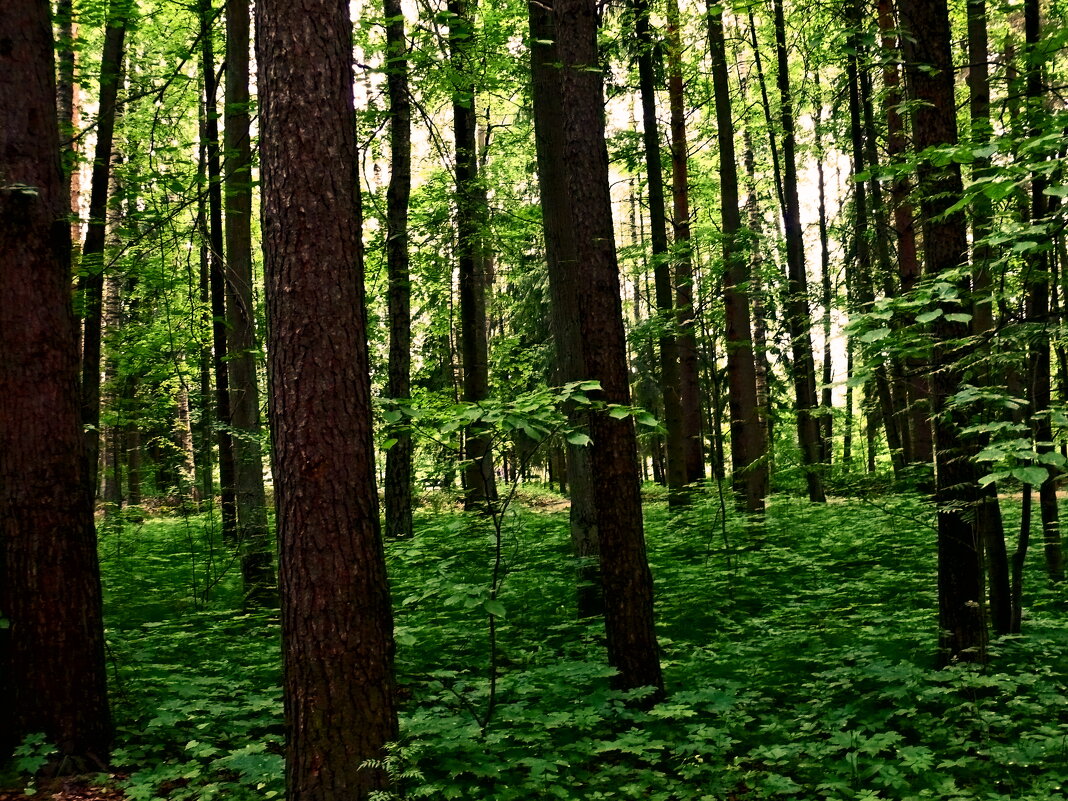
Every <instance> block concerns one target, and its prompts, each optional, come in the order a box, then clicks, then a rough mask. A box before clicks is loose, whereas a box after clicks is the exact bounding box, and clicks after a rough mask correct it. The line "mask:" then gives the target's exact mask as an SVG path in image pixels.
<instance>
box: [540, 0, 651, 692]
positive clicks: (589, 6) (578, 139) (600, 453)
mask: <svg viewBox="0 0 1068 801" xmlns="http://www.w3.org/2000/svg"><path fill="white" fill-rule="evenodd" d="M553 19H554V22H555V28H556V36H557V38H556V45H557V55H558V57H559V60H560V63H561V64H562V67H561V71H560V100H561V107H562V109H563V114H562V126H561V127H562V129H563V140H564V155H565V158H564V162H563V163H564V164H566V165H568V176H567V189H568V194H569V197H570V204H569V205H570V208H571V213H572V215H573V220H574V222H573V224H574V226H575V232H576V243H577V249H576V255H577V257H578V264H580V265H582V269H581V271H580V270H578V269H577V268H574V267H570V265H569V269H567V270H562V271H561V272H562V273H563V275H560V276H557V277H556V278H557V280H564V281H566V282H567V284H565V286H567V288H568V290H569V291H573V292H574V293H575V294H576V297H577V298H578V303H579V308H580V309H582V311H583V314H582V315H581V316H580V323H579V333H580V335H581V337H582V346H581V347H582V352H583V357H584V359H585V363H586V368H587V369H588V370H589V371H590V377H591V378H593V379H596V380H598V381H600V383H601V387H602V392H601V393H600V396H601V398H602V399H603V400H604V401H606V402H607V403H618V404H629V402H630V386H629V380H628V377H627V361H626V360H627V345H626V338H625V334H624V330H623V310H622V308H621V303H620V293H619V265H618V263H617V260H616V252H615V236H614V234H613V231H612V199H611V194H610V192H609V183H608V150H607V146H606V144H605V139H604V130H605V118H604V95H603V91H602V76H601V72H600V69H599V68H598V63H599V62H598V54H597V10H596V6H595V4H594V2H593V0H556V1H555V3H554V6H553ZM590 436H591V438H592V440H593V445H592V446H591V453H590V461H591V468H592V473H593V482H594V488H593V494H594V508H595V510H596V514H597V532H598V535H599V538H600V546H601V576H602V581H603V587H604V603H605V631H606V634H607V645H608V661H609V664H611V665H612V666H613V667H615V668H616V670H617V671H618V673H617V675H616V679H615V683H616V685H617V686H619V687H621V688H631V687H640V686H650V685H651V686H652V687H654V688H656V692H655V693H654V694H653V695H652V696H651V697H650V698H651V699H656V698H658V697H660V695H661V694H662V692H663V686H664V679H663V675H662V674H661V671H660V657H659V648H658V646H657V641H656V631H655V627H654V624H653V582H652V575H651V573H650V571H649V564H648V560H647V558H646V553H645V536H644V532H643V526H642V514H641V494H640V486H639V482H638V462H637V459H636V454H637V450H636V442H635V436H634V422H633V420H631V419H630V418H629V417H628V418H624V419H621V420H617V419H615V418H613V417H611V416H610V415H608V414H606V413H604V412H598V413H594V414H592V415H591V416H590Z"/></svg>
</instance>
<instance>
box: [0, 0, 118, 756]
mask: <svg viewBox="0 0 1068 801" xmlns="http://www.w3.org/2000/svg"><path fill="white" fill-rule="evenodd" d="M0 31H3V45H2V46H0V154H2V156H0V159H2V166H0V171H2V173H3V176H2V178H0V181H2V182H3V185H2V186H0V342H3V358H2V359H0V398H3V407H4V408H3V413H2V414H0V618H3V620H4V625H3V626H2V627H0V698H2V699H3V700H2V701H0V759H3V758H4V757H6V756H7V755H8V754H9V753H10V749H11V748H12V747H13V746H15V745H17V744H18V743H19V742H20V741H21V740H22V738H23V737H25V736H26V735H28V734H32V733H35V732H43V733H44V735H45V738H46V741H47V742H49V743H51V744H54V745H55V746H56V747H57V748H58V749H59V751H60V753H61V754H64V755H68V756H70V757H72V758H73V759H74V761H73V762H72V763H66V764H68V770H69V769H70V767H73V768H74V769H75V770H79V769H81V770H84V769H87V768H88V769H94V768H95V767H96V766H98V765H101V764H104V763H106V761H107V757H108V746H109V744H110V740H111V717H110V713H109V710H108V701H107V688H106V676H105V670H104V630H103V624H102V615H101V595H100V577H99V568H98V563H97V551H96V533H95V531H94V528H93V493H92V485H91V483H90V474H89V470H88V464H87V461H86V442H85V438H84V436H83V433H82V423H81V416H80V411H79V408H80V403H79V394H78V367H79V365H78V352H77V334H76V328H75V325H76V324H75V320H74V315H73V311H72V309H71V301H70V269H71V264H70V254H71V235H70V225H69V219H68V217H69V212H70V194H69V189H68V187H67V184H66V182H65V181H64V180H63V176H62V171H61V168H60V144H59V130H58V126H57V124H56V105H55V101H56V82H55V73H54V51H53V41H52V28H51V22H50V20H49V13H48V4H47V3H44V2H40V1H39V0H8V2H5V3H2V4H0ZM105 187H106V184H105Z"/></svg>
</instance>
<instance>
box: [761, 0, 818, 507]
mask: <svg viewBox="0 0 1068 801" xmlns="http://www.w3.org/2000/svg"><path fill="white" fill-rule="evenodd" d="M773 5H774V9H775V53H776V57H777V61H778V75H777V80H778V86H779V113H780V116H781V119H782V180H783V206H782V219H783V227H784V229H785V230H786V264H787V268H788V277H787V296H786V319H787V325H788V327H789V330H790V350H791V353H792V354H793V374H792V378H793V383H794V397H795V410H796V412H797V440H798V444H799V445H800V447H801V463H802V466H803V467H804V470H805V480H806V482H807V484H808V497H809V500H811V501H814V502H823V501H825V500H826V496H825V495H824V493H823V479H822V478H821V476H820V472H819V462H820V431H819V419H818V418H817V417H816V415H815V411H816V409H817V407H818V406H819V401H818V400H817V398H816V365H815V360H814V359H813V356H812V333H811V330H812V316H811V313H810V311H809V307H808V277H807V275H806V271H805V245H804V241H803V238H802V232H801V204H800V201H799V199H798V194H797V158H796V155H795V149H796V148H795V134H794V106H793V95H792V92H791V89H790V72H789V63H788V61H787V56H786V23H785V20H784V18H783V8H782V6H783V3H782V0H774V4H773Z"/></svg>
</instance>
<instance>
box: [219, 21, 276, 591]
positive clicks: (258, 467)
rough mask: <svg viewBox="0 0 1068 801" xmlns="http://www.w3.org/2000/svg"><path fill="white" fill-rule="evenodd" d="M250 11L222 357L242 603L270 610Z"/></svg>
mask: <svg viewBox="0 0 1068 801" xmlns="http://www.w3.org/2000/svg"><path fill="white" fill-rule="evenodd" d="M248 81H249V5H248V0H227V2H226V112H225V123H226V125H225V130H226V138H225V142H224V144H225V145H226V161H225V164H226V174H225V181H226V299H225V307H226V308H225V312H226V323H227V326H226V328H227V334H228V338H227V343H226V352H227V354H228V357H229V358H228V366H229V375H228V378H229V388H230V398H229V401H230V413H231V414H230V423H231V425H232V426H233V428H234V431H235V432H237V436H235V437H232V438H231V442H232V444H233V451H234V500H235V504H236V513H237V543H238V547H239V548H240V550H241V577H242V579H243V581H244V588H245V602H246V603H247V604H250V605H253V606H261V605H266V604H273V603H277V593H278V587H277V582H276V581H275V575H274V547H273V543H272V542H271V540H270V536H271V534H270V530H269V529H268V526H267V494H266V490H265V488H264V482H263V450H262V448H261V446H260V436H261V428H260V388H259V380H258V378H257V374H256V354H257V353H258V348H257V347H256V313H255V299H254V296H253V291H252V285H253V278H252V142H251V140H250V135H249V92H248Z"/></svg>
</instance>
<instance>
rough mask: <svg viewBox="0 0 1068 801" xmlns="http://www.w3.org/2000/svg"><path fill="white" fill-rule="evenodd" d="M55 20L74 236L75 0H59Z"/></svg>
mask: <svg viewBox="0 0 1068 801" xmlns="http://www.w3.org/2000/svg"><path fill="white" fill-rule="evenodd" d="M54 23H55V25H56V27H57V28H58V29H59V40H58V41H57V43H56V44H57V48H58V50H57V54H56V60H57V62H58V70H57V82H56V110H57V112H58V113H59V141H60V152H61V153H62V156H63V181H64V185H65V187H66V192H67V195H68V196H69V197H70V213H71V227H70V233H71V238H72V239H74V240H77V239H78V238H79V236H80V235H79V230H80V227H81V226H80V225H79V223H78V207H79V202H78V201H79V198H78V195H79V193H80V191H81V185H80V184H81V182H80V181H79V180H78V168H77V164H76V163H75V161H76V158H77V152H78V142H77V140H76V139H75V138H74V136H75V134H76V133H77V131H78V122H79V117H80V114H79V111H78V94H79V92H78V82H77V79H76V75H75V69H76V66H77V63H76V62H77V58H76V54H75V41H74V39H75V36H77V31H78V26H77V24H76V23H75V21H74V3H73V0H58V2H57V3H56V14H55V19H54Z"/></svg>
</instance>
